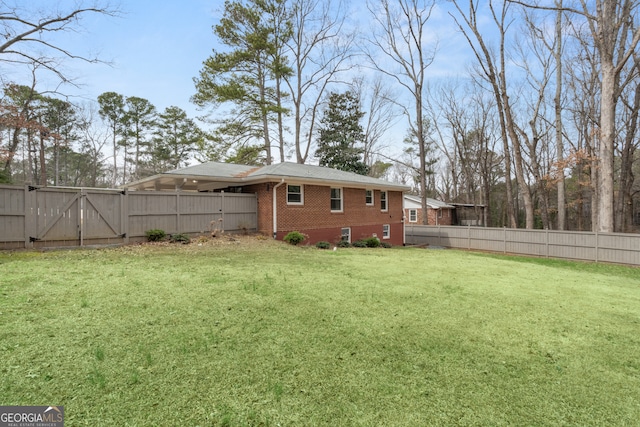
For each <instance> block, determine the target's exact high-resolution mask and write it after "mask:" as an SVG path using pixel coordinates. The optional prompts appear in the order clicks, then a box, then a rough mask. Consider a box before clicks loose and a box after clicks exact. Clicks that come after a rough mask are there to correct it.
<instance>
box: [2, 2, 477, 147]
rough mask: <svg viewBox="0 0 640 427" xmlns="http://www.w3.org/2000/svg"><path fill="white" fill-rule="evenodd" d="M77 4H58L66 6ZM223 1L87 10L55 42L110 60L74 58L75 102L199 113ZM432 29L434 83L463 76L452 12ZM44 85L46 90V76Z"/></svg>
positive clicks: (360, 10)
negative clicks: (127, 101)
mask: <svg viewBox="0 0 640 427" xmlns="http://www.w3.org/2000/svg"><path fill="white" fill-rule="evenodd" d="M16 1H18V2H19V0H16ZM31 1H33V2H36V3H39V4H41V5H43V6H42V7H44V8H47V9H49V10H50V9H51V5H52V4H58V3H54V2H53V1H52V0H31ZM116 1H117V0H116ZM74 3H75V2H73V1H72V0H60V2H59V4H61V5H62V9H64V10H69V9H70V8H71V7H72V6H73V4H74ZM444 4H445V5H446V3H444ZM223 7H224V0H185V1H181V2H178V1H162V0H129V1H120V9H121V11H122V13H121V16H120V17H107V16H102V15H96V14H93V15H86V16H85V17H84V18H83V20H82V21H81V25H82V28H81V29H80V31H79V32H77V33H74V32H67V33H61V34H59V35H57V36H56V38H55V39H53V41H54V42H56V43H57V44H58V45H60V46H63V47H64V48H66V49H68V50H70V51H72V52H74V53H76V54H79V55H85V56H87V55H89V56H90V55H91V54H93V53H95V54H98V55H99V57H100V58H101V59H103V60H105V61H109V62H111V66H107V65H104V64H87V63H82V62H78V61H73V62H71V63H68V64H67V65H66V73H67V74H68V75H69V76H73V77H75V78H76V82H77V83H78V84H79V85H80V87H79V88H74V87H70V86H66V87H63V88H61V89H60V91H61V92H63V93H65V94H68V95H73V96H74V98H73V99H74V100H76V101H79V100H82V99H87V100H93V101H95V100H96V99H97V97H98V95H100V94H101V93H103V92H107V91H113V92H117V93H120V94H122V95H124V96H138V97H142V98H146V99H148V100H149V101H150V102H151V103H152V104H153V105H155V106H156V108H157V109H158V111H160V112H161V111H163V110H164V109H165V108H167V107H169V106H172V105H175V106H178V107H180V108H182V109H184V110H185V111H187V113H188V115H189V116H190V117H192V118H194V117H196V116H197V115H199V114H200V112H199V111H198V110H197V108H196V107H195V106H194V105H193V104H192V103H191V102H190V101H189V99H190V97H191V96H192V95H193V94H194V91H195V89H194V84H193V78H194V77H196V76H197V75H198V73H199V71H200V69H201V67H202V63H203V61H204V60H205V59H206V58H208V57H209V56H210V55H211V53H212V49H213V48H214V47H216V38H215V36H214V35H213V31H212V26H213V25H215V24H217V23H218V22H219V19H220V17H221V16H222V10H223ZM444 7H449V6H444ZM29 8H31V6H29ZM352 10H353V11H354V12H353V13H352V14H351V18H352V19H355V20H358V19H360V18H362V21H364V24H361V28H360V31H364V32H366V31H370V28H368V27H367V26H368V25H369V24H368V22H370V19H369V18H368V11H367V10H366V7H365V6H364V1H363V0H353V3H352ZM428 28H429V30H430V32H431V36H432V37H433V38H434V39H435V38H437V39H438V44H439V51H438V53H437V55H436V60H435V62H434V63H433V64H432V65H431V67H430V68H429V75H430V76H431V81H432V82H437V81H438V80H440V81H441V80H443V79H448V78H451V77H455V76H457V75H460V74H464V73H465V70H466V67H467V65H468V63H469V60H470V59H471V58H470V56H469V47H468V45H467V42H466V40H464V38H463V37H462V36H461V35H460V34H459V33H458V31H457V29H456V28H455V25H454V23H453V20H452V19H451V17H450V16H448V14H447V11H446V10H445V9H441V8H438V9H436V10H435V11H434V13H433V16H432V18H431V20H430V21H429V24H428ZM7 77H8V78H9V79H11V78H12V77H14V76H12V75H11V74H7ZM21 83H23V84H29V82H24V81H23V82H21ZM41 83H42V85H40V91H43V87H44V84H46V81H44V79H43V81H42V82H41ZM406 128H407V126H406V122H405V121H404V120H402V123H399V124H398V130H397V131H395V132H393V135H392V136H391V137H390V141H388V142H390V143H392V144H393V143H394V142H398V143H399V142H401V141H402V138H403V137H404V134H405V130H406Z"/></svg>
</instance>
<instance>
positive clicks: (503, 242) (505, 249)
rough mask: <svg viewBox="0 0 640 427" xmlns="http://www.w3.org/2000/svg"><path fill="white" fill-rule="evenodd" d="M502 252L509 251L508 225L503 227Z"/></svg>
mask: <svg viewBox="0 0 640 427" xmlns="http://www.w3.org/2000/svg"><path fill="white" fill-rule="evenodd" d="M502 230H503V233H502V253H503V254H506V253H507V227H502Z"/></svg>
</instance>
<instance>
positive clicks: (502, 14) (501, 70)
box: [453, 0, 534, 228]
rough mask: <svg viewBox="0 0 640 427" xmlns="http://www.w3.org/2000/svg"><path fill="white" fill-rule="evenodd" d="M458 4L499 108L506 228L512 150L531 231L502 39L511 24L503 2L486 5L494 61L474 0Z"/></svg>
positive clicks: (509, 213)
mask: <svg viewBox="0 0 640 427" xmlns="http://www.w3.org/2000/svg"><path fill="white" fill-rule="evenodd" d="M461 3H462V2H460V1H459V0H453V4H454V5H455V7H456V9H457V10H458V15H459V17H460V19H462V21H463V23H464V25H463V24H462V23H460V22H459V21H458V18H457V17H456V16H454V20H455V21H456V24H457V25H458V27H459V28H460V30H461V31H462V33H463V34H464V36H465V38H466V39H467V41H468V43H469V45H470V46H471V48H472V50H473V52H474V55H475V57H476V59H477V61H478V65H479V74H480V75H481V76H482V77H483V78H485V79H486V81H487V82H488V83H489V85H490V86H491V90H492V92H493V95H494V97H495V100H496V108H497V109H498V118H499V120H500V129H501V138H502V141H503V146H504V153H505V156H504V159H505V184H506V191H507V201H508V203H509V204H508V205H507V216H508V220H509V225H510V226H511V227H516V226H517V222H516V216H515V212H514V208H513V205H512V202H513V201H514V200H515V199H514V198H513V189H512V187H511V158H510V155H509V153H511V151H513V156H514V160H515V169H516V177H517V181H518V185H519V188H520V193H521V195H522V198H523V201H524V207H525V217H526V219H525V221H526V227H527V228H533V224H534V223H533V202H532V200H531V193H530V191H529V188H528V186H527V182H526V179H525V176H524V163H523V156H522V148H521V144H520V135H519V133H518V131H517V127H516V126H515V118H514V114H513V111H512V106H511V101H510V97H509V93H508V88H507V78H506V71H505V61H506V54H505V49H506V47H505V38H506V32H507V29H508V28H509V26H510V24H511V22H510V21H509V20H508V16H507V12H508V8H507V5H506V3H503V4H502V7H501V8H500V9H495V8H494V6H493V3H492V2H489V8H490V10H491V14H492V17H493V21H494V22H495V24H496V29H497V31H498V37H499V43H500V45H499V50H498V57H497V58H496V57H495V56H494V55H493V54H492V52H491V50H490V49H489V47H488V45H487V44H486V42H485V39H484V37H483V35H482V33H481V32H480V28H479V26H478V4H477V3H476V2H474V1H473V0H471V1H469V7H468V10H467V12H465V11H463V9H462V7H461V6H460V4H461ZM509 141H511V146H510V145H509Z"/></svg>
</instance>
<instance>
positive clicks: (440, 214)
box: [438, 209, 442, 218]
mask: <svg viewBox="0 0 640 427" xmlns="http://www.w3.org/2000/svg"><path fill="white" fill-rule="evenodd" d="M438 218H442V209H438Z"/></svg>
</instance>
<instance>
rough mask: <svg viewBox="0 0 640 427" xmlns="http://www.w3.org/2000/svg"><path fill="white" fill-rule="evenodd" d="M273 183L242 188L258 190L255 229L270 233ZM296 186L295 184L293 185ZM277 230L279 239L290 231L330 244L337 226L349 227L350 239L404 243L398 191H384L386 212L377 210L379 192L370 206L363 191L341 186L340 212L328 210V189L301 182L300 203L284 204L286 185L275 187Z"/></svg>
mask: <svg viewBox="0 0 640 427" xmlns="http://www.w3.org/2000/svg"><path fill="white" fill-rule="evenodd" d="M277 184H278V183H277V182H273V183H267V184H257V185H252V186H248V187H245V189H244V190H243V191H244V192H247V193H253V192H255V193H258V230H259V231H260V232H261V233H264V234H267V235H270V236H271V235H272V234H273V204H272V203H273V202H272V197H273V187H274V186H275V185H277ZM296 185H297V184H296ZM276 191H277V195H276V198H277V200H278V207H277V215H278V233H277V236H276V237H277V238H278V239H282V238H283V237H284V236H285V235H286V234H287V233H289V232H290V231H299V232H301V233H304V234H306V235H308V236H309V238H308V239H307V240H306V241H305V243H307V244H314V243H316V242H318V241H321V240H326V241H329V242H332V243H335V242H338V241H339V240H340V235H341V229H342V228H343V227H351V240H352V241H355V240H358V239H361V238H364V237H371V236H372V235H373V234H374V233H375V234H377V236H378V237H379V238H380V240H381V241H385V242H388V243H390V244H393V245H401V244H403V243H404V229H403V224H402V216H403V212H402V193H401V192H400V191H388V192H387V208H388V210H387V211H386V212H382V211H381V210H380V191H379V190H374V205H373V206H367V205H366V203H365V190H364V189H357V188H342V192H343V196H342V201H343V211H342V212H331V188H330V187H324V186H318V185H304V186H303V197H304V205H288V204H287V184H286V183H285V184H283V185H281V186H279V187H278V188H277V190H276ZM383 224H389V226H390V238H389V239H383V238H382V225H383Z"/></svg>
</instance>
